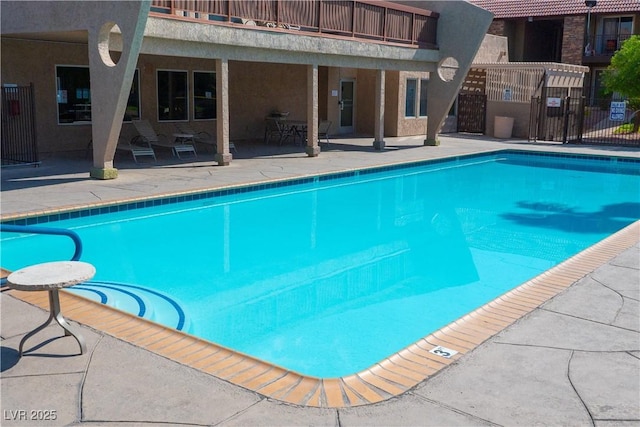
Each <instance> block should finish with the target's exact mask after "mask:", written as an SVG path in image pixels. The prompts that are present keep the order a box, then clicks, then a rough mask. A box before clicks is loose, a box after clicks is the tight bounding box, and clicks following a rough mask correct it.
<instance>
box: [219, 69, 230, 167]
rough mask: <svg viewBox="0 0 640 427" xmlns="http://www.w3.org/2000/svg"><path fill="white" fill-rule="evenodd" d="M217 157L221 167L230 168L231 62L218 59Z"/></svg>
mask: <svg viewBox="0 0 640 427" xmlns="http://www.w3.org/2000/svg"><path fill="white" fill-rule="evenodd" d="M216 118H217V119H216V122H217V130H216V141H217V148H216V155H215V160H216V162H218V165H220V166H228V165H229V163H231V159H232V157H233V156H232V155H231V153H230V152H229V60H228V59H227V58H221V59H216Z"/></svg>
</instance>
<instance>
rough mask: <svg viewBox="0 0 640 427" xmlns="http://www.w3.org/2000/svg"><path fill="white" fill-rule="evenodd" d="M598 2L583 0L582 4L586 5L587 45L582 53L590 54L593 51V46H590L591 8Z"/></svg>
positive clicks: (595, 0)
mask: <svg viewBox="0 0 640 427" xmlns="http://www.w3.org/2000/svg"><path fill="white" fill-rule="evenodd" d="M597 4H598V2H597V0H585V2H584V5H585V6H586V7H587V10H588V12H587V45H586V46H585V48H584V54H585V55H586V56H591V55H592V53H593V46H591V8H593V7H595V6H596V5H597Z"/></svg>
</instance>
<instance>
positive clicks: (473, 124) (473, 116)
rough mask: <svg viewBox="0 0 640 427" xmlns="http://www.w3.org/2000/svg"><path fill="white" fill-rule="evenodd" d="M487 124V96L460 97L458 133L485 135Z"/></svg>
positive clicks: (464, 94) (473, 94)
mask: <svg viewBox="0 0 640 427" xmlns="http://www.w3.org/2000/svg"><path fill="white" fill-rule="evenodd" d="M486 123H487V95H484V94H476V93H461V94H460V95H458V132H470V133H484V131H485V130H486Z"/></svg>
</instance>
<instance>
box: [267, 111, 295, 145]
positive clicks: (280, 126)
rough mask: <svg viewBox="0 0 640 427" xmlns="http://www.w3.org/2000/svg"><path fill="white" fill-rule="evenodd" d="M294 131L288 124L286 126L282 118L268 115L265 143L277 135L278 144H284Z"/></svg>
mask: <svg viewBox="0 0 640 427" xmlns="http://www.w3.org/2000/svg"><path fill="white" fill-rule="evenodd" d="M291 135H293V131H292V130H291V128H289V127H288V126H285V124H284V122H283V121H282V120H279V119H277V118H273V117H267V118H266V119H265V126H264V143H265V144H268V143H269V142H271V140H272V139H273V138H274V137H275V138H276V139H277V140H278V144H280V145H282V143H283V142H284V141H286V140H287V138H289V137H290V136H291Z"/></svg>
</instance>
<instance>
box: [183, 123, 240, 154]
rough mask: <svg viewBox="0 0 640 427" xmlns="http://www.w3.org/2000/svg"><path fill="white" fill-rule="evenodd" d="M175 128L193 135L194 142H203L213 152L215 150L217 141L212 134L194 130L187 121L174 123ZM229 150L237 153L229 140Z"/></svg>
mask: <svg viewBox="0 0 640 427" xmlns="http://www.w3.org/2000/svg"><path fill="white" fill-rule="evenodd" d="M176 129H178V132H180V133H182V134H185V135H193V142H195V143H196V144H203V145H206V146H207V147H213V151H214V153H215V152H216V151H217V149H216V148H217V145H218V143H217V141H216V138H215V137H214V136H212V135H211V134H210V133H209V132H206V131H201V132H196V131H195V130H194V129H193V128H192V127H191V126H190V125H189V124H188V123H176ZM229 150H230V151H233V152H234V153H237V152H238V151H237V150H236V145H235V144H234V143H233V142H229Z"/></svg>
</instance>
